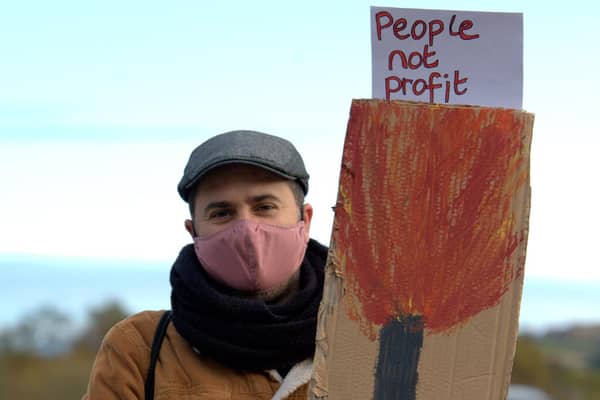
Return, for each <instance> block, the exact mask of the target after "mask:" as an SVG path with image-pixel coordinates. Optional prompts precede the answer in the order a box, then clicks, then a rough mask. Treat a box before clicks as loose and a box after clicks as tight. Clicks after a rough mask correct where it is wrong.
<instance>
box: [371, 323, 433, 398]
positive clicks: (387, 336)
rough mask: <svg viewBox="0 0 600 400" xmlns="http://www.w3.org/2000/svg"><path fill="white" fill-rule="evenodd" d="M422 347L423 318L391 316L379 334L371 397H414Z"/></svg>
mask: <svg viewBox="0 0 600 400" xmlns="http://www.w3.org/2000/svg"><path fill="white" fill-rule="evenodd" d="M421 347H423V318H422V317H420V316H415V315H408V316H400V317H396V318H394V319H392V320H391V321H390V322H388V323H387V324H386V325H384V327H383V329H382V330H381V333H380V341H379V356H378V358H377V369H376V372H375V394H374V400H415V398H416V390H417V381H418V379H419V374H418V372H417V368H418V366H419V356H420V355H421Z"/></svg>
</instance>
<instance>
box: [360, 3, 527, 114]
mask: <svg viewBox="0 0 600 400" xmlns="http://www.w3.org/2000/svg"><path fill="white" fill-rule="evenodd" d="M371 50H372V67H373V76H372V78H373V82H372V88H373V97H374V98H382V99H388V100H390V99H391V100H396V99H397V100H400V99H402V100H414V101H422V102H428V103H441V104H470V105H481V106H490V107H506V108H515V109H520V108H522V106H523V14H521V13H489V12H471V11H449V10H420V9H406V8H389V7H371Z"/></svg>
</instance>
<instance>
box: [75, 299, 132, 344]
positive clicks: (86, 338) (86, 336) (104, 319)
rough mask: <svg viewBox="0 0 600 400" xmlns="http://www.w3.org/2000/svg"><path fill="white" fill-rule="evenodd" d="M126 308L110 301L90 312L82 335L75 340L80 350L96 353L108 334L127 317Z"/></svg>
mask: <svg viewBox="0 0 600 400" xmlns="http://www.w3.org/2000/svg"><path fill="white" fill-rule="evenodd" d="M127 315H128V313H127V311H126V310H125V308H124V307H123V306H122V305H121V304H120V303H119V302H117V301H109V302H108V303H105V304H103V305H101V306H99V307H96V308H93V309H91V310H90V311H89V312H88V321H87V325H86V327H85V329H84V330H83V332H82V333H81V335H80V336H79V337H78V338H77V339H76V340H75V346H76V348H77V349H79V350H85V351H91V352H96V351H97V350H98V348H99V347H100V343H102V339H103V338H104V335H106V332H108V330H109V329H110V328H111V327H112V326H113V325H114V324H116V323H117V322H119V321H120V320H122V319H124V318H125V317H127Z"/></svg>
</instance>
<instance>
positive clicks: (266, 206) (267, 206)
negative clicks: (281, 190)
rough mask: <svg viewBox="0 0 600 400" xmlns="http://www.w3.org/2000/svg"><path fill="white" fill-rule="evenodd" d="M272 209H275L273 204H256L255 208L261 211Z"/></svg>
mask: <svg viewBox="0 0 600 400" xmlns="http://www.w3.org/2000/svg"><path fill="white" fill-rule="evenodd" d="M274 209H275V206H274V205H273V204H260V205H258V206H256V210H257V211H261V212H266V211H271V210H274Z"/></svg>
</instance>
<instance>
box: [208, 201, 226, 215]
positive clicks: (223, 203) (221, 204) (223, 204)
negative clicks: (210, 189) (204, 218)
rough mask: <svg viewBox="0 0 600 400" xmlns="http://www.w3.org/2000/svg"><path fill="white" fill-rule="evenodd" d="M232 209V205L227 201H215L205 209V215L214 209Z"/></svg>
mask: <svg viewBox="0 0 600 400" xmlns="http://www.w3.org/2000/svg"><path fill="white" fill-rule="evenodd" d="M227 207H231V203H229V202H227V201H213V202H212V203H208V204H207V205H206V207H204V214H207V213H208V212H209V211H210V210H211V209H213V208H227Z"/></svg>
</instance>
